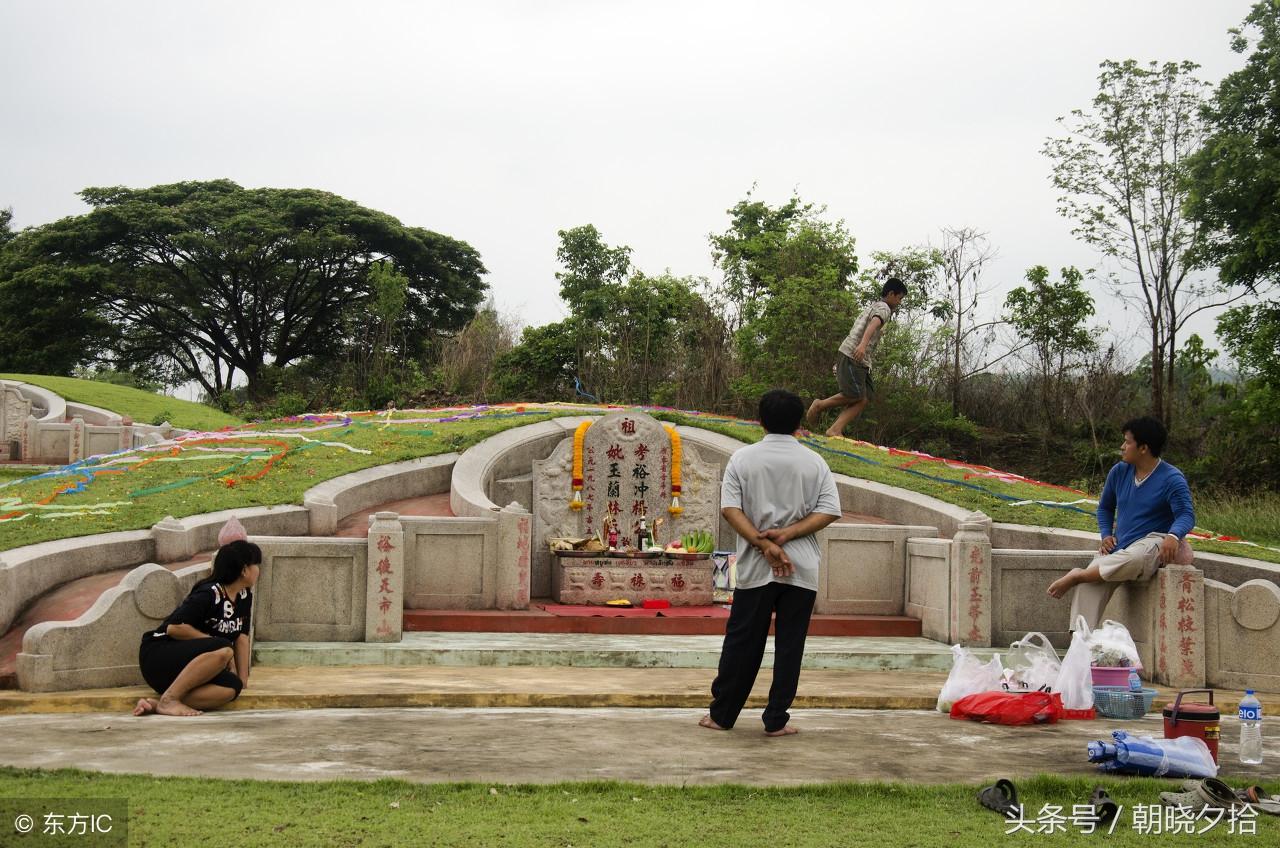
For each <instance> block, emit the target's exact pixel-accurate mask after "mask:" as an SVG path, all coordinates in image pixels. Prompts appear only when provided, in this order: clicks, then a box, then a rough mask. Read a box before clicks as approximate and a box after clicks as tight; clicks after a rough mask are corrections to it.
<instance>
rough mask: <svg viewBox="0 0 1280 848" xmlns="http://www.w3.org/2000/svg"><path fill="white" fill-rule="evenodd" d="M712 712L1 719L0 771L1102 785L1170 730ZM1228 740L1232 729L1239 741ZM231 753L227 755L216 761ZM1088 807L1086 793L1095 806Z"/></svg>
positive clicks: (1249, 772)
mask: <svg viewBox="0 0 1280 848" xmlns="http://www.w3.org/2000/svg"><path fill="white" fill-rule="evenodd" d="M702 712H703V711H702V710H701V709H647V710H637V709H597V710H589V709H538V708H524V709H485V710H476V709H449V710H442V709H381V710H288V711H270V712H268V711H241V712H226V713H221V714H218V713H214V714H210V715H208V716H203V717H199V718H168V717H164V716H148V717H144V718H134V717H132V716H127V715H102V714H90V715H22V716H0V738H3V739H4V740H5V744H4V746H3V749H0V763H3V764H4V765H9V766H18V767H39V768H57V767H64V766H65V767H76V768H84V769H93V770H97V771H106V772H123V773H146V774H155V775H197V776H207V777H223V778H253V779H265V780H334V779H343V778H345V779H357V780H374V779H378V778H384V777H388V778H402V779H406V780H413V781H423V782H437V781H479V782H485V783H548V782H559V781H574V780H626V781H638V782H641V783H651V784H707V783H746V784H755V785H765V784H768V785H794V784H802V783H822V782H828V781H845V780H895V781H912V782H917V783H953V782H958V783H974V782H977V781H984V782H989V781H991V780H993V779H995V778H997V777H1011V778H1014V779H1015V780H1016V779H1019V778H1025V777H1029V776H1032V775H1035V774H1038V773H1042V772H1049V773H1054V774H1080V775H1090V774H1094V773H1096V770H1095V767H1094V766H1093V765H1091V764H1089V763H1088V762H1087V761H1086V754H1085V745H1086V743H1087V742H1089V741H1090V740H1093V739H1098V738H1102V737H1105V736H1107V735H1108V734H1109V732H1110V731H1111V730H1113V729H1125V730H1129V731H1131V732H1140V733H1144V734H1150V735H1157V736H1158V735H1160V721H1159V720H1158V719H1155V718H1147V719H1145V720H1142V721H1136V722H1135V721H1129V722H1110V721H1105V722H1097V721H1091V722H1061V723H1059V724H1056V725H1048V726H1044V727H998V726H992V725H981V724H976V723H973V722H961V721H955V720H952V719H949V718H947V717H946V716H942V715H939V714H938V713H933V712H924V711H906V712H904V711H897V712H885V711H863V710H810V711H798V712H796V713H795V714H794V715H793V719H792V721H793V723H794V724H795V726H797V727H798V728H800V730H801V732H800V733H799V734H797V735H796V736H792V737H787V738H783V739H769V738H767V737H765V736H764V734H763V733H762V732H761V729H762V728H761V725H760V720H759V713H758V711H756V710H751V711H750V712H747V713H743V715H742V718H741V720H740V722H739V724H738V726H737V727H736V728H735V729H734V730H733V731H731V732H727V733H725V732H719V731H712V730H704V729H702V728H700V727H698V726H697V720H698V718H699V716H700V715H702ZM1225 735H1226V734H1224V736H1225ZM1223 742H1224V745H1223V755H1222V763H1223V770H1222V776H1223V777H1224V779H1227V780H1228V781H1229V782H1232V783H1233V784H1237V783H1246V782H1258V781H1272V780H1275V779H1277V777H1278V776H1280V741H1278V740H1277V737H1276V736H1275V735H1273V736H1271V737H1270V738H1269V739H1268V740H1267V743H1268V744H1267V750H1266V756H1265V759H1266V762H1267V765H1264V766H1254V767H1245V766H1240V765H1239V764H1238V763H1236V762H1235V759H1236V750H1235V746H1234V744H1233V743H1232V742H1231V740H1229V739H1224V740H1223ZM214 750H216V751H217V752H218V753H217V755H216V756H210V755H209V752H210V751H214ZM1080 802H1081V803H1084V802H1085V799H1083V798H1082V799H1080Z"/></svg>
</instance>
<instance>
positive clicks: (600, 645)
mask: <svg viewBox="0 0 1280 848" xmlns="http://www.w3.org/2000/svg"><path fill="white" fill-rule="evenodd" d="M721 642H722V638H721V637H720V636H697V635H694V636H662V635H656V636H655V635H645V636H623V635H608V634H598V633H438V632H431V633H412V632H410V633H405V634H404V640H403V641H401V642H392V643H372V642H257V643H256V644H255V645H254V649H253V655H254V661H255V662H256V663H258V664H260V665H265V666H294V667H299V666H360V665H384V666H417V665H438V666H541V667H579V668H654V669H662V668H707V669H710V668H715V667H716V666H717V665H718V663H719V660H720V646H721ZM978 653H979V654H980V655H983V656H987V655H989V654H990V651H989V650H987V651H979V652H978ZM772 665H773V640H772V638H771V639H770V640H769V644H768V646H767V647H766V649H765V657H764V666H765V667H766V668H771V667H772ZM804 668H808V669H841V670H856V671H948V670H950V668H951V649H950V647H949V646H947V645H944V644H942V643H940V642H934V641H931V640H929V639H923V638H919V637H877V638H871V637H838V636H811V637H809V639H808V640H807V641H806V643H805V657H804Z"/></svg>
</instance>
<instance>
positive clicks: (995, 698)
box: [951, 692, 1062, 725]
mask: <svg viewBox="0 0 1280 848" xmlns="http://www.w3.org/2000/svg"><path fill="white" fill-rule="evenodd" d="M1061 715H1062V696H1061V695H1059V694H1058V693H1057V692H979V693H977V694H976V695H966V696H964V697H963V698H961V699H960V700H958V701H956V702H955V703H954V704H952V705H951V717H952V718H967V719H972V720H973V721H986V722H990V723H991V724H1013V725H1019V724H1053V723H1054V722H1056V721H1057V720H1058V719H1059V718H1060V717H1061Z"/></svg>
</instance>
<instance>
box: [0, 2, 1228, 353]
mask: <svg viewBox="0 0 1280 848" xmlns="http://www.w3.org/2000/svg"><path fill="white" fill-rule="evenodd" d="M1249 6H1250V3H1249V2H1247V0H1212V2H1208V1H1207V0H1141V2H1139V1H1138V0H1123V2H1116V1H1115V0H1108V2H1099V1H1098V0H1074V2H1057V3H1050V2H1028V0H1020V1H1019V2H990V0H984V2H969V3H957V2H941V1H940V0H916V1H915V2H912V3H896V2H889V0H880V2H834V0H832V2H821V3H818V2H810V3H805V2H787V3H751V2H697V1H696V0H683V2H654V0H646V2H607V0H598V2H585V1H584V2H571V1H570V0H558V2H531V1H529V0H526V2H484V0H473V2H467V3H460V2H449V3H444V2H440V3H431V2H384V0H367V2H362V3H353V2H349V1H348V2H342V3H339V2H320V0H308V1H307V2H253V3H249V2H205V3H202V4H198V5H197V4H193V3H173V2H136V0H117V2H58V0H45V1H44V2H35V1H34V0H32V2H19V1H18V0H4V2H2V3H0V74H2V77H3V79H4V86H3V88H2V89H0V116H3V131H2V132H0V154H2V155H0V207H5V206H11V207H12V208H13V210H14V217H15V224H16V225H18V226H30V225H35V224H41V223H45V222H48V221H51V220H54V219H57V218H59V217H62V216H65V215H73V214H77V213H80V212H83V211H85V209H86V207H85V206H84V205H83V204H82V203H81V202H80V200H79V199H78V198H77V197H76V192H77V191H79V190H80V189H82V188H84V187H85V186H105V185H128V186H136V187H142V186H148V185H154V184H159V183H168V182H176V181H180V180H192V179H214V178H221V177H226V178H230V179H232V180H235V181H236V182H238V183H240V184H241V185H243V186H278V187H286V186H287V187H314V188H319V189H324V190H327V191H332V192H335V193H337V194H340V195H343V196H345V197H348V198H351V199H353V200H356V201H358V202H360V203H362V204H364V205H366V206H370V207H373V208H375V209H379V210H382V211H384V212H387V213H390V214H392V215H394V216H396V217H397V218H399V219H400V220H402V221H404V222H405V223H407V224H411V225H414V226H422V227H427V228H429V229H433V230H436V231H438V232H442V233H445V234H448V235H450V236H454V237H456V238H460V239H463V240H465V241H467V242H469V243H470V244H471V245H473V246H474V247H476V248H477V249H478V250H479V251H480V253H481V256H482V257H483V260H484V263H485V265H486V266H487V267H488V269H489V275H488V282H489V284H490V286H491V288H492V292H493V295H494V296H495V298H496V300H497V303H498V306H499V308H500V309H501V310H503V311H504V312H508V313H511V314H513V315H516V316H518V317H519V319H520V320H521V321H523V322H524V323H527V324H542V323H546V322H549V321H553V320H557V319H558V318H560V317H561V316H562V315H563V314H564V309H563V306H562V305H561V302H560V300H559V297H558V293H557V292H558V286H557V282H556V280H555V276H554V275H555V272H556V270H557V265H556V261H555V251H556V246H557V237H556V231H557V230H559V229H564V228H567V227H572V226H576V225H580V224H586V223H592V224H595V225H596V226H597V227H598V228H599V229H600V231H601V232H602V233H603V235H604V238H605V240H606V241H607V242H609V243H610V244H615V245H616V244H627V245H630V246H631V247H632V248H633V249H634V260H635V264H636V265H637V266H638V267H639V268H641V269H643V270H644V271H646V272H648V273H659V272H661V271H662V270H664V269H666V268H669V269H670V270H671V271H672V272H674V273H676V274H679V275H706V276H713V275H714V273H715V271H714V268H713V266H712V264H711V259H710V252H709V249H708V244H707V235H708V233H711V232H720V231H723V230H724V229H725V228H726V226H727V222H728V218H727V215H726V214H725V210H726V209H728V208H729V207H730V206H732V205H733V204H734V203H736V202H737V201H738V200H740V199H742V198H743V197H744V196H745V195H746V193H747V192H748V190H749V189H750V188H751V186H752V184H753V183H754V184H757V185H758V188H757V191H756V196H757V197H758V198H761V199H763V200H766V201H768V202H770V203H781V202H784V201H785V200H786V199H787V197H789V196H790V194H791V192H792V191H793V190H794V191H797V192H799V194H800V195H801V197H803V198H804V199H805V200H808V201H813V202H816V203H821V204H826V206H827V207H828V211H829V214H830V216H831V217H832V218H842V219H844V220H845V222H846V223H847V225H848V227H849V230H850V231H851V232H852V234H853V235H854V236H855V238H856V239H857V242H858V252H859V255H860V257H862V258H863V259H864V260H865V259H866V258H867V257H868V256H869V254H870V252H871V251H873V250H881V249H893V248H898V247H902V246H905V245H908V244H917V243H923V242H925V241H927V240H932V241H933V242H934V243H937V242H938V241H939V239H940V235H939V228H940V227H943V226H972V227H978V228H981V229H984V230H986V231H988V232H989V233H990V239H991V242H992V244H993V245H994V246H995V247H997V248H998V250H999V258H998V260H997V262H996V263H995V264H994V265H992V266H991V269H990V271H989V272H988V279H989V280H990V281H991V282H992V283H997V284H999V286H1000V290H1001V292H1003V291H1007V290H1008V289H1009V288H1012V287H1013V286H1014V285H1017V284H1019V283H1020V282H1021V280H1022V275H1023V274H1024V273H1025V271H1026V269H1027V268H1028V267H1029V266H1031V265H1034V264H1044V265H1047V266H1049V267H1050V268H1051V269H1055V278H1056V269H1057V268H1059V267H1061V266H1063V265H1067V264H1074V265H1077V266H1079V267H1080V268H1082V269H1084V268H1091V267H1095V266H1097V265H1098V264H1099V262H1098V259H1097V257H1096V255H1095V254H1094V253H1093V252H1092V251H1091V250H1090V249H1089V248H1088V247H1087V246H1085V245H1083V244H1080V243H1078V242H1076V241H1075V240H1074V239H1073V238H1072V236H1071V234H1070V229H1071V226H1070V224H1069V222H1068V221H1066V220H1065V219H1063V218H1060V217H1059V216H1058V215H1057V214H1056V213H1055V192H1054V190H1053V188H1052V186H1051V185H1050V184H1049V180H1048V175H1049V163H1048V161H1047V160H1046V159H1045V158H1044V157H1043V156H1042V155H1041V154H1040V152H1039V151H1040V148H1041V145H1042V144H1043V142H1044V139H1045V138H1046V137H1047V136H1049V135H1051V134H1054V133H1056V132H1057V131H1058V130H1057V125H1056V124H1055V118H1057V117H1058V116H1060V115H1063V114H1066V113H1067V112H1069V111H1070V110H1071V109H1073V108H1083V107H1087V106H1088V104H1089V102H1090V100H1091V99H1092V97H1093V96H1094V94H1095V93H1096V91H1097V82H1096V78H1097V69H1098V63H1099V62H1100V61H1102V60H1103V59H1125V58H1135V59H1139V60H1142V61H1146V60H1151V59H1156V60H1161V61H1165V60H1182V59H1190V60H1192V61H1195V62H1198V63H1199V64H1200V65H1202V66H1203V67H1202V70H1201V75H1202V76H1203V78H1205V79H1207V80H1209V81H1211V82H1215V83H1216V82H1217V80H1219V79H1220V78H1221V77H1222V76H1223V75H1224V74H1225V73H1227V72H1229V71H1231V70H1234V69H1236V68H1237V67H1239V66H1240V65H1241V64H1242V62H1243V59H1242V57H1240V56H1237V55H1235V54H1233V53H1231V51H1230V50H1229V49H1228V46H1227V45H1228V36H1227V32H1226V30H1227V29H1228V27H1232V26H1237V25H1239V23H1240V22H1241V21H1242V20H1243V18H1244V16H1245V14H1246V13H1247V11H1248V9H1249ZM1094 291H1095V294H1096V296H1097V297H1098V298H1099V300H1100V306H1102V307H1103V308H1101V309H1100V310H1099V312H1100V313H1102V314H1103V315H1104V316H1105V317H1106V318H1107V320H1108V321H1109V323H1110V324H1111V325H1112V328H1113V330H1114V331H1115V332H1116V333H1118V334H1119V335H1125V334H1128V333H1130V332H1131V331H1132V330H1135V329H1136V328H1137V327H1138V326H1139V323H1138V319H1137V316H1136V315H1135V314H1134V313H1133V312H1132V311H1130V312H1129V313H1127V314H1126V313H1124V312H1123V311H1120V310H1119V304H1118V302H1117V301H1115V299H1114V297H1113V296H1111V295H1109V294H1106V293H1105V291H1104V289H1103V288H1102V287H1101V286H1094ZM995 297H996V296H995V295H993V303H994V298H995ZM999 300H1001V301H1002V300H1003V296H1002V294H1001V295H1000V296H999ZM1196 328H1197V329H1198V330H1199V331H1200V332H1201V333H1202V334H1204V333H1211V332H1212V322H1211V321H1208V320H1206V321H1201V322H1198V323H1197V324H1196ZM1140 354H1141V351H1137V352H1136V353H1135V356H1136V355H1140Z"/></svg>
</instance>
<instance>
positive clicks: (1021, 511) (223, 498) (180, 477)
mask: <svg viewBox="0 0 1280 848" xmlns="http://www.w3.org/2000/svg"><path fill="white" fill-rule="evenodd" d="M589 411H590V410H585V409H582V408H577V407H553V408H550V409H543V408H539V407H537V406H536V405H530V406H529V408H527V409H525V408H522V407H517V408H516V409H514V410H513V409H512V408H510V407H496V408H493V409H491V410H489V411H488V412H487V413H486V414H484V415H483V416H482V417H476V418H465V419H462V420H442V421H435V420H433V421H430V422H426V423H424V422H421V421H418V422H415V421H414V420H413V419H414V418H432V419H440V418H451V417H454V416H450V415H449V413H447V412H442V411H436V412H426V411H421V410H419V411H399V412H397V413H395V414H394V416H393V417H392V419H391V420H390V421H389V422H388V421H387V420H386V419H385V418H384V417H383V416H382V415H381V414H378V415H373V414H364V415H355V416H353V418H352V420H351V421H350V423H348V424H345V425H343V426H342V427H338V428H334V427H331V426H326V425H331V424H333V423H334V421H335V420H337V419H334V418H325V417H324V416H304V417H302V418H296V419H283V420H280V421H274V422H263V423H255V424H250V425H243V426H242V427H241V428H240V429H239V430H238V431H237V432H239V433H241V434H244V435H245V436H250V435H253V434H257V438H256V439H245V440H241V441H238V442H236V443H235V444H237V445H239V446H241V447H247V448H256V449H257V452H256V453H252V454H240V455H230V454H227V453H222V454H218V453H213V452H208V451H206V452H203V453H202V452H201V451H198V450H195V449H193V446H192V445H187V446H184V448H183V449H182V450H181V451H180V452H179V453H178V455H174V456H169V455H160V454H157V453H155V452H150V453H141V452H140V453H137V454H136V455H135V457H136V458H135V459H134V460H132V461H131V463H126V464H115V465H110V466H106V465H89V466H88V467H86V468H84V469H76V473H74V474H69V475H65V476H60V477H46V478H43V479H31V480H26V481H18V482H15V481H12V480H10V481H8V482H6V480H5V479H4V478H0V519H2V518H6V517H9V518H17V520H9V521H2V522H0V550H6V549H9V548H14V547H18V546H20V545H29V544H33V543H35V542H40V541H45V540H48V539H57V538H65V537H68V536H78V535H88V534H93V533H104V532H109V531H115V530H130V529H140V528H146V527H150V526H151V525H152V524H154V523H156V522H157V521H159V520H160V519H162V518H164V517H165V516H166V515H172V516H175V517H183V516H188V515H195V514H199V513H203V512H213V511H215V510H220V509H229V508H233V507H240V506H269V505H276V504H300V503H301V502H302V495H303V493H304V492H305V491H306V490H307V489H309V488H310V487H312V486H314V485H316V484H317V483H320V482H322V481H324V480H328V479H331V478H333V477H337V476H339V475H342V474H347V473H350V472H352V471H356V470H358V469H361V468H368V467H371V466H375V465H383V464H386V463H391V462H398V461H401V460H405V459H411V458H414V457H420V456H432V455H437V454H441V453H448V452H450V451H461V450H464V449H466V448H467V447H469V446H471V445H473V444H476V443H477V442H479V441H481V440H483V439H485V438H488V437H489V436H492V435H494V434H495V433H498V432H501V431H502V430H506V429H509V428H511V427H518V426H522V425H525V424H532V423H535V422H537V421H544V420H547V419H548V418H551V417H555V416H564V415H581V414H583V413H584V412H589ZM655 417H657V418H660V419H663V420H666V421H669V422H672V423H677V424H687V425H690V426H695V427H701V428H704V429H707V430H712V431H716V432H720V433H724V434H726V435H729V436H731V437H733V438H736V439H740V440H742V441H745V442H754V441H757V440H759V439H760V438H761V437H762V435H763V431H762V430H761V429H760V427H759V426H758V425H755V424H753V423H751V422H744V421H739V420H735V419H729V418H724V417H720V416H714V415H698V414H693V413H680V412H671V411H658V412H655ZM284 431H293V432H295V433H296V434H299V435H302V436H306V437H307V438H311V439H314V440H317V441H324V442H330V443H340V445H337V446H334V445H328V446H325V445H318V444H313V443H307V442H303V441H300V440H299V439H298V438H297V437H296V435H295V436H291V437H289V438H283V437H282V438H276V437H275V436H273V435H272V433H273V432H276V433H279V432H284ZM805 442H806V444H808V445H809V446H810V447H812V448H814V449H815V450H817V451H818V452H819V453H820V454H821V455H822V456H823V457H824V458H825V459H826V460H827V462H828V464H830V466H831V468H832V469H833V470H835V471H837V472H839V473H842V474H848V475H850V476H853V477H861V478H864V479H867V480H874V481H877V482H881V483H886V484H889V485H892V486H898V487H901V488H904V489H909V490H912V491H916V492H920V493H922V494H926V495H930V496H932V497H935V498H938V499H939V500H943V501H946V502H948V503H953V504H957V505H959V506H962V507H965V508H967V509H973V510H982V511H983V512H985V513H986V514H987V515H989V516H991V517H992V519H994V520H995V521H999V522H1010V523H1015V524H1031V525H1044V526H1049V527H1063V528H1073V529H1077V530H1085V531H1089V532H1095V531H1096V529H1097V528H1096V523H1095V519H1094V515H1093V511H1094V507H1093V505H1092V504H1089V503H1081V504H1072V503H1070V502H1071V501H1075V500H1077V499H1079V498H1082V497H1085V496H1084V495H1082V494H1080V493H1075V492H1071V491H1066V490H1063V489H1059V488H1057V487H1052V486H1046V485H1042V484H1036V483H1034V482H1030V481H1023V480H1020V479H1016V478H1014V477H1009V476H1004V477H1000V476H992V475H990V474H989V473H986V472H984V471H982V470H981V469H976V468H973V467H965V466H960V465H958V464H954V463H946V462H943V461H939V460H934V459H932V458H925V457H922V456H920V455H915V454H910V453H906V452H902V451H894V452H890V451H887V450H884V449H881V448H877V447H875V446H870V445H865V444H860V443H854V442H851V441H848V440H842V439H827V438H825V437H822V436H818V437H813V438H806V439H805ZM342 445H345V446H347V447H350V448H355V449H359V450H361V451H369V452H370V453H355V452H351V451H348V450H347V449H345V448H344V447H342ZM206 447H210V446H206ZM286 448H288V450H287V452H286V450H285V449H286ZM148 458H149V459H150V460H151V461H149V462H145V463H144V462H142V460H143V459H148ZM268 465H269V467H267V466H268ZM66 490H71V491H66ZM1016 501H1049V502H1052V503H1053V504H1057V505H1056V506H1054V505H1043V504H1039V503H1021V504H1019V503H1016ZM1219 504H1220V505H1219ZM1215 505H1217V506H1216V509H1215V510H1214V511H1213V512H1212V521H1207V520H1205V519H1204V518H1203V516H1202V518H1201V525H1202V526H1203V527H1204V528H1206V529H1208V530H1212V531H1213V532H1214V533H1219V534H1227V535H1233V536H1242V537H1244V538H1248V539H1250V540H1251V541H1255V542H1258V543H1259V544H1262V545H1271V546H1275V547H1280V528H1277V527H1276V519H1275V516H1274V514H1273V515H1271V516H1269V517H1268V516H1267V510H1268V509H1269V508H1272V507H1274V506H1278V505H1280V497H1277V498H1276V499H1275V500H1274V501H1272V502H1270V503H1269V504H1264V505H1262V506H1261V507H1259V508H1257V509H1255V508H1254V507H1253V506H1252V505H1251V504H1250V503H1246V502H1239V503H1233V502H1228V501H1219V502H1215ZM24 512H25V517H18V516H20V515H23V513H24ZM887 517H889V518H892V516H887ZM1268 522H1269V523H1268ZM1194 545H1195V547H1196V549H1197V550H1202V551H1215V552H1218V553H1226V554H1232V555H1235V556H1249V557H1253V558H1256V559H1263V560H1267V561H1270V562H1278V563H1280V550H1268V549H1267V548H1265V547H1263V548H1259V547H1248V546H1244V545H1239V544H1233V543H1230V542H1207V541H1198V540H1197V541H1195V542H1194Z"/></svg>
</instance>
